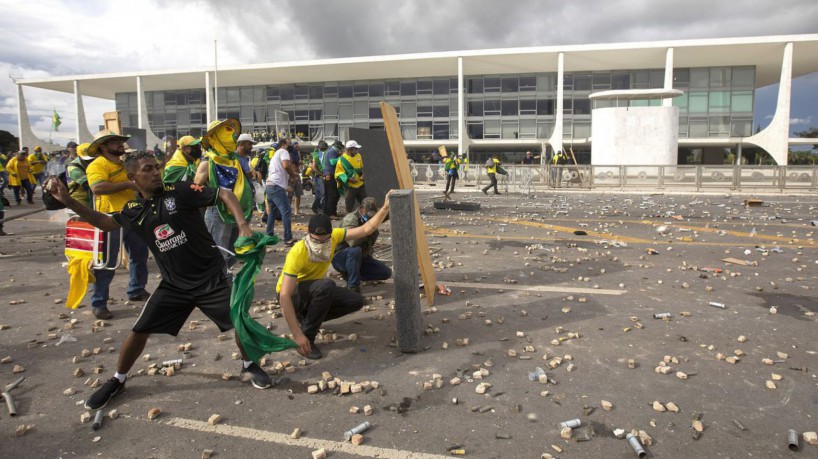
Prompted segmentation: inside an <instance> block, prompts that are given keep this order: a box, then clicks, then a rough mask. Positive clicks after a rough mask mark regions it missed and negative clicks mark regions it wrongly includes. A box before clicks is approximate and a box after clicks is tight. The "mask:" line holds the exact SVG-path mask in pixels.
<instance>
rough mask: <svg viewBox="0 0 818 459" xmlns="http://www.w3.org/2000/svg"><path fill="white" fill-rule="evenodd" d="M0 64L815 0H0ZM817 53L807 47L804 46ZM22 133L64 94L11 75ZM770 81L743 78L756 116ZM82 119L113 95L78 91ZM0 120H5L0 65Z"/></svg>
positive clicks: (531, 41) (361, 50) (810, 100)
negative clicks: (20, 82) (24, 110)
mask: <svg viewBox="0 0 818 459" xmlns="http://www.w3.org/2000/svg"><path fill="white" fill-rule="evenodd" d="M0 11H2V13H3V14H2V15H0V31H2V33H0V73H2V74H3V75H8V76H12V77H15V78H39V77H47V76H58V75H75V74H87V73H107V72H133V71H140V70H159V69H184V68H189V67H203V66H209V65H212V62H213V40H216V39H217V40H218V43H219V63H220V65H240V64H256V63H267V62H277V61H297V60H299V59H321V58H339V57H353V56H368V55H383V54H399V53H419V52H432V51H452V50H466V49H485V48H506V47H520V46H542V45H545V46H553V45H564V44H581V43H613V42H629V41H650V40H672V39H689V38H717V37H740V36H750V35H784V34H802V33H818V20H816V19H818V1H815V0H779V1H773V0H732V1H714V0H675V1H666V0H598V1H597V0H594V1H592V0H571V1H564V0H561V1H551V0H541V1H535V0H505V1H499V0H498V1H490V0H458V1H449V0H408V1H390V0H344V1H341V0H324V1H318V0H291V1H286V0H254V1H250V0H232V1H223V0H222V1H204V0H199V1H197V0H184V1H183V0H163V1H158V0H131V1H117V0H106V1H97V0H82V1H80V0H36V1H23V2H21V1H19V0H0ZM816 58H818V56H816ZM25 97H26V100H27V103H28V110H29V116H30V118H31V122H32V124H33V127H34V131H35V134H37V135H38V136H40V137H41V138H48V135H49V126H50V124H51V112H52V110H53V109H56V110H57V112H58V113H60V115H61V116H62V120H63V124H62V126H61V127H60V131H59V132H57V133H54V140H55V141H59V142H60V143H63V144H64V143H65V142H66V141H67V140H69V139H71V138H73V133H74V128H75V126H76V119H75V118H74V114H73V96H72V95H63V94H60V93H56V92H52V91H44V90H38V89H33V88H26V89H25ZM775 97H776V90H775V88H766V89H762V90H760V91H758V92H757V101H756V107H757V108H756V124H758V123H761V124H762V125H764V124H766V123H767V122H769V118H768V117H769V116H770V115H771V114H772V112H773V107H774V103H775ZM84 103H85V108H86V113H87V120H88V126H89V129H90V130H91V131H92V132H94V131H95V130H96V127H97V126H98V125H99V124H101V121H102V120H101V118H102V113H103V112H104V111H110V110H113V108H114V104H113V101H104V100H100V99H94V98H90V97H85V98H84ZM791 115H792V118H793V120H792V121H793V123H794V124H793V128H794V130H802V129H805V128H808V127H811V126H818V75H816V74H813V75H810V76H807V77H802V78H800V79H797V80H796V81H795V82H794V102H793V107H792V113H791ZM0 129H2V130H8V131H10V132H12V133H14V134H15V135H16V134H17V96H16V87H15V85H14V84H13V83H12V80H11V79H10V78H2V79H0Z"/></svg>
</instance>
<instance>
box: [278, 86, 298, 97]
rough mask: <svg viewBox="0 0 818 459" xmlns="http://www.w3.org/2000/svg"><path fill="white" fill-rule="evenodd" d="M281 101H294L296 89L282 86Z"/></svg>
mask: <svg viewBox="0 0 818 459" xmlns="http://www.w3.org/2000/svg"><path fill="white" fill-rule="evenodd" d="M280 90H281V100H293V99H294V98H295V89H294V88H293V87H292V86H281V87H280Z"/></svg>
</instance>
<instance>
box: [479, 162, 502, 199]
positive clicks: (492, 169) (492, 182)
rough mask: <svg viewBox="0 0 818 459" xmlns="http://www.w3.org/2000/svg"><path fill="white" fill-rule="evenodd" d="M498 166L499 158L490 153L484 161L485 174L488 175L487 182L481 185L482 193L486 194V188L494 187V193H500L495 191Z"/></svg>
mask: <svg viewBox="0 0 818 459" xmlns="http://www.w3.org/2000/svg"><path fill="white" fill-rule="evenodd" d="M499 166H500V160H499V159H497V155H491V158H489V160H488V161H486V174H488V176H489V184H488V185H486V186H485V187H483V190H482V191H483V194H488V190H489V189H491V188H494V194H500V192H499V191H497V168H498V167H499Z"/></svg>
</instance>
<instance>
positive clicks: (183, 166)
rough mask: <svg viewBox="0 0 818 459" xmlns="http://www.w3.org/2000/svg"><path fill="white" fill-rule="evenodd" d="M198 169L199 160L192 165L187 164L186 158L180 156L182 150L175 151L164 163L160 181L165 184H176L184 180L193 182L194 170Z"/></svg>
mask: <svg viewBox="0 0 818 459" xmlns="http://www.w3.org/2000/svg"><path fill="white" fill-rule="evenodd" d="M198 167H199V160H195V161H193V162H192V163H188V162H187V158H185V156H184V155H183V154H182V150H176V152H175V153H173V156H171V158H170V161H168V162H167V163H165V171H164V175H163V177H162V181H163V182H165V183H166V184H171V183H176V182H179V181H184V180H190V181H192V180H193V177H195V176H196V169H198Z"/></svg>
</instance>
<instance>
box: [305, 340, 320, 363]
mask: <svg viewBox="0 0 818 459" xmlns="http://www.w3.org/2000/svg"><path fill="white" fill-rule="evenodd" d="M323 356H324V354H322V353H321V349H318V346H316V345H315V341H310V355H307V356H306V357H307V358H308V359H310V360H318V359H320V358H321V357H323Z"/></svg>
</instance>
